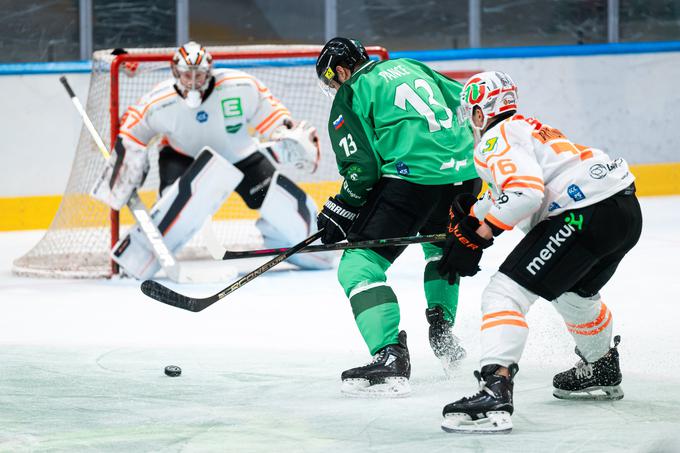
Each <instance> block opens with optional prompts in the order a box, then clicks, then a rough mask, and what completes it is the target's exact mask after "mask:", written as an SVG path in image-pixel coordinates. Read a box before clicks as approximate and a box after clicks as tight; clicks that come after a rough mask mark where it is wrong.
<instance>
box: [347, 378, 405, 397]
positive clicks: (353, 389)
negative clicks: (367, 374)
mask: <svg viewBox="0 0 680 453" xmlns="http://www.w3.org/2000/svg"><path fill="white" fill-rule="evenodd" d="M340 391H341V392H342V394H343V395H345V396H350V397H356V398H403V397H405V396H408V395H409V394H410V393H411V384H409V382H408V379H406V378H405V377H392V378H386V379H385V382H384V383H381V384H373V385H371V383H370V382H369V381H368V379H345V380H344V381H342V386H341V387H340Z"/></svg>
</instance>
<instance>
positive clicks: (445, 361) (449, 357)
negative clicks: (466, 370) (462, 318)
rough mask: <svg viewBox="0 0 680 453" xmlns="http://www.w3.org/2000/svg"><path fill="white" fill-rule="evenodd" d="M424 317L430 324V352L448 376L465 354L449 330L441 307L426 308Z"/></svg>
mask: <svg viewBox="0 0 680 453" xmlns="http://www.w3.org/2000/svg"><path fill="white" fill-rule="evenodd" d="M425 317H427V322H428V323H430V347H431V348H432V352H434V355H435V356H437V358H438V359H439V360H441V362H442V366H443V367H444V371H445V372H446V374H447V375H450V374H451V373H452V372H453V371H454V369H455V368H456V366H457V365H458V364H459V363H460V361H461V360H463V359H464V358H465V355H466V352H465V349H464V348H463V346H461V344H460V340H458V337H456V336H455V335H454V334H453V332H452V331H451V329H452V328H453V324H452V323H451V322H449V321H447V320H446V319H444V311H443V310H442V308H441V307H439V306H437V307H434V308H428V309H426V310H425Z"/></svg>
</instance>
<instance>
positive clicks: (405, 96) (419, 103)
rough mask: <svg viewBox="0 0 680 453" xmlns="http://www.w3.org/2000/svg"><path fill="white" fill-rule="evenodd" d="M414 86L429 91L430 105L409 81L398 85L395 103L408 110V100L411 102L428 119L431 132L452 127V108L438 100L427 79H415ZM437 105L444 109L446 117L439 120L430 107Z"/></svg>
mask: <svg viewBox="0 0 680 453" xmlns="http://www.w3.org/2000/svg"><path fill="white" fill-rule="evenodd" d="M414 86H415V88H416V89H418V88H422V89H424V90H425V91H426V92H427V94H428V98H427V102H428V103H429V104H430V105H427V103H425V101H424V100H423V98H421V97H420V95H419V94H418V93H417V92H416V91H415V90H414V89H413V88H411V87H410V86H409V85H408V84H407V83H402V84H401V85H399V86H397V91H396V93H395V96H394V105H396V106H397V107H399V108H400V109H402V110H406V103H407V102H408V103H409V104H411V106H412V107H413V108H414V109H415V110H416V112H418V113H419V114H421V115H422V116H424V117H425V119H426V120H427V125H428V127H429V128H430V132H437V131H438V130H440V129H442V128H444V129H451V122H452V120H453V112H452V111H451V109H450V108H448V107H446V106H443V105H441V104H440V103H439V102H437V100H436V99H435V98H434V92H433V91H432V87H431V86H430V85H429V84H428V83H427V82H426V81H425V80H423V79H416V80H415V81H414ZM435 105H437V106H439V107H441V108H443V109H444V112H445V113H446V118H444V119H441V120H437V117H436V116H435V113H434V111H433V110H432V109H431V108H430V106H435Z"/></svg>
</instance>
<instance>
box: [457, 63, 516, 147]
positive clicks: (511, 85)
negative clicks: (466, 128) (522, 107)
mask: <svg viewBox="0 0 680 453" xmlns="http://www.w3.org/2000/svg"><path fill="white" fill-rule="evenodd" d="M475 107H479V108H480V109H481V111H482V114H484V120H483V122H482V125H481V126H480V127H477V126H475V125H474V123H473V122H472V113H473V111H474V108H475ZM511 110H517V86H516V85H515V82H513V81H512V79H511V78H510V76H509V75H507V74H505V73H504V72H499V71H487V72H480V73H479V74H475V75H473V76H472V77H470V79H469V80H468V81H467V82H466V83H465V85H464V86H463V90H462V91H461V92H460V107H458V111H457V113H458V123H459V124H464V123H465V122H466V121H468V122H469V123H470V126H472V128H473V129H474V130H475V132H476V133H479V134H481V131H483V130H484V128H486V126H487V125H488V124H489V120H490V119H492V118H494V117H496V116H498V115H500V114H501V113H504V112H509V111H511Z"/></svg>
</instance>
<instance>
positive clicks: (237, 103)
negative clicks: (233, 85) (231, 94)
mask: <svg viewBox="0 0 680 453" xmlns="http://www.w3.org/2000/svg"><path fill="white" fill-rule="evenodd" d="M222 113H223V114H224V117H225V118H232V117H235V116H242V115H243V108H242V107H241V98H227V99H223V100H222Z"/></svg>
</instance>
